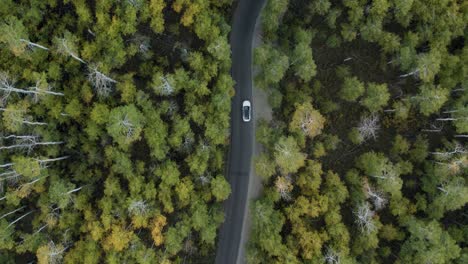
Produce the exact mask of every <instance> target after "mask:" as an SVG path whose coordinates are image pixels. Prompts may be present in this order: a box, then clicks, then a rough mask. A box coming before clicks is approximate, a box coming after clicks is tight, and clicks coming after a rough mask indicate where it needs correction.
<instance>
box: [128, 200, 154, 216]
mask: <svg viewBox="0 0 468 264" xmlns="http://www.w3.org/2000/svg"><path fill="white" fill-rule="evenodd" d="M148 211H149V208H148V204H147V203H146V201H143V200H139V201H132V202H131V203H130V205H129V206H128V212H129V213H130V214H132V215H145V214H146V213H148Z"/></svg>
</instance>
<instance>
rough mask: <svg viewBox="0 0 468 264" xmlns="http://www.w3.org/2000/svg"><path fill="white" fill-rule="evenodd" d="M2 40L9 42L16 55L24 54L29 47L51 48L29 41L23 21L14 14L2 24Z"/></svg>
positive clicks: (0, 27) (0, 36)
mask: <svg viewBox="0 0 468 264" xmlns="http://www.w3.org/2000/svg"><path fill="white" fill-rule="evenodd" d="M0 42H2V43H5V44H7V45H8V47H9V48H10V50H11V51H12V52H13V54H15V56H20V55H21V54H23V53H24V52H25V50H26V48H27V47H29V48H39V49H43V50H49V49H48V48H47V47H44V46H42V45H39V44H37V43H34V42H31V41H29V40H28V37H27V32H26V28H25V27H24V25H23V23H22V21H21V20H19V19H18V18H16V17H14V16H8V17H7V18H6V20H5V22H3V23H2V24H0Z"/></svg>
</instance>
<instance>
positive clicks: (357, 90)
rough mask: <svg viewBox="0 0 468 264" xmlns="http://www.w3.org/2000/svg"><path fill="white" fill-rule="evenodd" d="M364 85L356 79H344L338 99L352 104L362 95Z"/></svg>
mask: <svg viewBox="0 0 468 264" xmlns="http://www.w3.org/2000/svg"><path fill="white" fill-rule="evenodd" d="M364 91H365V89H364V84H363V83H362V82H361V81H359V80H358V78H357V77H345V78H344V80H343V85H342V87H341V90H340V93H339V95H340V98H341V99H343V100H346V101H348V102H354V101H356V100H357V99H358V98H359V97H361V96H362V95H363V94H364Z"/></svg>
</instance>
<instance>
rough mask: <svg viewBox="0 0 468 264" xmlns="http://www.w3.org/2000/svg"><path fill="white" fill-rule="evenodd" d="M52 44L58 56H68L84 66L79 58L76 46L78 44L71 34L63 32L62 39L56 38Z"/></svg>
mask: <svg viewBox="0 0 468 264" xmlns="http://www.w3.org/2000/svg"><path fill="white" fill-rule="evenodd" d="M54 42H55V46H56V49H57V52H58V53H59V54H62V55H65V56H70V57H72V58H73V59H75V60H77V61H79V62H80V63H84V64H86V62H85V61H84V60H83V59H81V58H80V57H79V53H78V47H77V44H76V43H77V42H78V38H77V37H75V36H74V35H73V34H72V33H70V32H69V31H65V32H64V34H63V37H61V38H58V37H56V38H55V39H54Z"/></svg>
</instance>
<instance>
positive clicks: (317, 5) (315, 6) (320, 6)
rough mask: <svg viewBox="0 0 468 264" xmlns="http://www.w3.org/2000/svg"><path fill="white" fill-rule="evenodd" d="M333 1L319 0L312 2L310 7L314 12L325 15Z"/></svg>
mask: <svg viewBox="0 0 468 264" xmlns="http://www.w3.org/2000/svg"><path fill="white" fill-rule="evenodd" d="M330 6H331V3H330V2H329V1H328V0H318V1H314V2H311V3H310V4H309V8H310V9H312V13H315V14H319V15H322V16H323V15H325V14H326V13H327V12H328V11H329V9H330Z"/></svg>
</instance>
